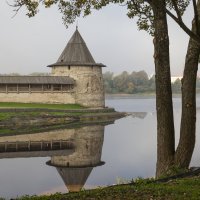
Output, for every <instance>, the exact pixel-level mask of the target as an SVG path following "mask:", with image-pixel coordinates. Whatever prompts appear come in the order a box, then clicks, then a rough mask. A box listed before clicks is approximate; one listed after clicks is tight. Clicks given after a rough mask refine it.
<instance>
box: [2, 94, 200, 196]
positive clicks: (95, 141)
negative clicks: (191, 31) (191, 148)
mask: <svg viewBox="0 0 200 200" xmlns="http://www.w3.org/2000/svg"><path fill="white" fill-rule="evenodd" d="M173 101H174V109H175V112H174V118H175V129H176V132H177V133H178V130H179V124H180V115H181V110H180V107H181V105H180V103H181V100H180V98H174V99H173ZM106 105H107V106H109V107H114V108H115V109H116V110H117V111H127V112H131V113H132V115H131V116H128V117H126V118H123V119H119V120H116V121H115V123H114V124H110V125H107V126H105V127H104V126H96V127H95V126H93V127H89V128H88V127H85V128H83V129H80V130H78V131H77V130H76V131H74V132H73V130H72V131H71V132H70V131H68V130H63V133H60V134H61V135H62V134H66V135H64V137H69V138H70V137H73V138H75V140H76V141H77V144H82V143H84V141H88V143H87V144H86V145H88V146H87V149H89V150H90V151H91V152H92V153H91V152H90V153H89V154H88V152H87V150H83V149H81V148H80V149H79V148H78V150H77V152H79V153H80V152H81V153H82V154H84V151H86V152H85V154H84V155H83V157H85V158H84V159H85V160H84V161H81V162H82V163H83V162H85V163H87V162H90V163H92V167H91V166H90V167H87V168H84V169H83V168H81V169H80V168H76V169H75V168H73V169H69V168H68V169H66V168H62V167H60V168H59V167H56V166H49V165H47V164H46V162H47V161H49V160H51V162H56V163H60V162H61V163H62V162H67V161H69V162H70V163H75V164H77V163H79V162H80V160H76V159H77V157H78V156H80V155H79V153H76V155H75V154H74V155H70V156H69V155H67V154H66V155H65V156H64V157H63V156H60V155H58V156H52V157H34V158H31V157H30V158H6V159H5V158H2V159H0V166H1V167H0V196H1V197H6V198H11V197H16V196H21V195H25V194H29V195H33V194H48V193H55V192H67V191H68V189H71V190H73V189H74V186H73V185H75V184H77V182H78V183H79V184H80V185H79V187H81V186H83V185H84V188H91V187H96V186H101V185H110V184H115V183H117V181H118V180H119V179H120V180H123V179H124V180H130V179H132V178H136V177H152V176H154V174H155V166H156V113H155V99H154V98H148V99H138V98H137V99H135V98H131V97H128V98H125V97H123V98H122V97H115V98H109V99H108V98H107V99H106ZM197 107H200V98H198V99H197ZM199 115H200V112H197V143H196V148H195V152H194V155H193V158H192V163H191V165H192V166H199V165H200V156H199V147H200V138H199V133H200V125H199V124H200V123H199V117H200V116H199ZM86 132H88V135H90V138H89V136H88V135H87V134H86ZM94 132H95V134H94ZM176 139H177V140H178V134H177V135H176ZM73 156H74V157H73ZM18 157H19V156H18ZM88 157H90V158H89V160H87V159H88ZM63 160H64V161H63ZM66 160H67V161H66ZM101 161H104V162H105V164H103V163H102V162H101ZM100 163H101V165H100V166H97V165H99V164H100ZM75 164H74V165H75ZM75 179H76V180H75ZM64 182H65V183H64ZM65 184H66V185H67V186H68V188H67V187H66V186H65Z"/></svg>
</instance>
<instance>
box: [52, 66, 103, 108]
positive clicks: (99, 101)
mask: <svg viewBox="0 0 200 200" xmlns="http://www.w3.org/2000/svg"><path fill="white" fill-rule="evenodd" d="M52 75H54V76H70V77H72V78H74V79H75V80H76V85H75V88H74V91H75V103H78V104H81V105H84V106H87V107H104V106H105V96H104V86H103V76H102V69H101V67H98V66H66V67H63V66H56V67H53V68H52Z"/></svg>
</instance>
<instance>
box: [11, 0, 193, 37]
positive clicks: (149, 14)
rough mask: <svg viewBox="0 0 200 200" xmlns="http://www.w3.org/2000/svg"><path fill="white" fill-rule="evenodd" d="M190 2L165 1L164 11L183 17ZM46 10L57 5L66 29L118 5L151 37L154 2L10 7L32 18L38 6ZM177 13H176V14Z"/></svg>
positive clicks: (76, 1)
mask: <svg viewBox="0 0 200 200" xmlns="http://www.w3.org/2000/svg"><path fill="white" fill-rule="evenodd" d="M190 1H191V0H166V9H169V10H172V11H173V10H174V11H177V9H178V12H179V15H180V16H181V15H183V13H184V11H185V9H186V8H187V6H188V5H189V3H190ZM40 4H41V5H43V6H45V7H46V8H49V7H51V6H52V5H54V4H55V5H57V6H58V9H59V11H60V12H61V13H62V19H63V22H64V24H65V25H66V27H68V25H69V24H72V23H73V22H74V21H75V20H76V18H77V17H80V16H83V17H85V16H87V15H90V14H91V12H92V11H93V10H100V9H102V8H103V7H105V6H107V5H109V4H118V5H120V6H125V7H126V8H127V15H128V17H129V18H134V17H137V25H138V28H139V30H145V31H147V32H148V33H149V34H151V35H153V33H154V28H153V19H154V16H153V7H156V0H13V3H11V4H10V5H11V6H13V7H14V11H15V12H16V13H17V12H18V11H19V10H20V9H21V8H22V7H25V8H26V10H27V13H26V14H27V16H28V17H33V16H35V15H36V14H37V13H38V12H39V6H40ZM176 13H177V12H176Z"/></svg>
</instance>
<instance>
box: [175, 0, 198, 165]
mask: <svg viewBox="0 0 200 200" xmlns="http://www.w3.org/2000/svg"><path fill="white" fill-rule="evenodd" d="M197 8H198V14H199V15H200V1H198V3H197ZM193 21H194V20H193ZM192 31H194V32H195V31H196V26H195V23H193V27H192ZM199 53H200V45H199V44H198V43H197V42H196V41H195V40H193V39H191V38H190V40H189V44H188V49H187V54H186V60H185V69H184V74H183V79H182V118H181V129H180V140H179V144H178V147H177V150H176V154H175V165H176V166H177V167H179V168H188V167H189V164H190V161H191V158H192V154H193V150H194V146H195V133H196V77H197V70H198V60H199Z"/></svg>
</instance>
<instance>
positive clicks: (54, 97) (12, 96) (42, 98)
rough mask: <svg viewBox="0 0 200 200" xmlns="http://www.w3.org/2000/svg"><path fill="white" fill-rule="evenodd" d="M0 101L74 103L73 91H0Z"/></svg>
mask: <svg viewBox="0 0 200 200" xmlns="http://www.w3.org/2000/svg"><path fill="white" fill-rule="evenodd" d="M0 99H1V102H20V103H50V104H51V103H55V104H57V103H60V104H74V103H75V97H74V93H64V92H63V93H55V92H54V93H8V94H7V93H0Z"/></svg>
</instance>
